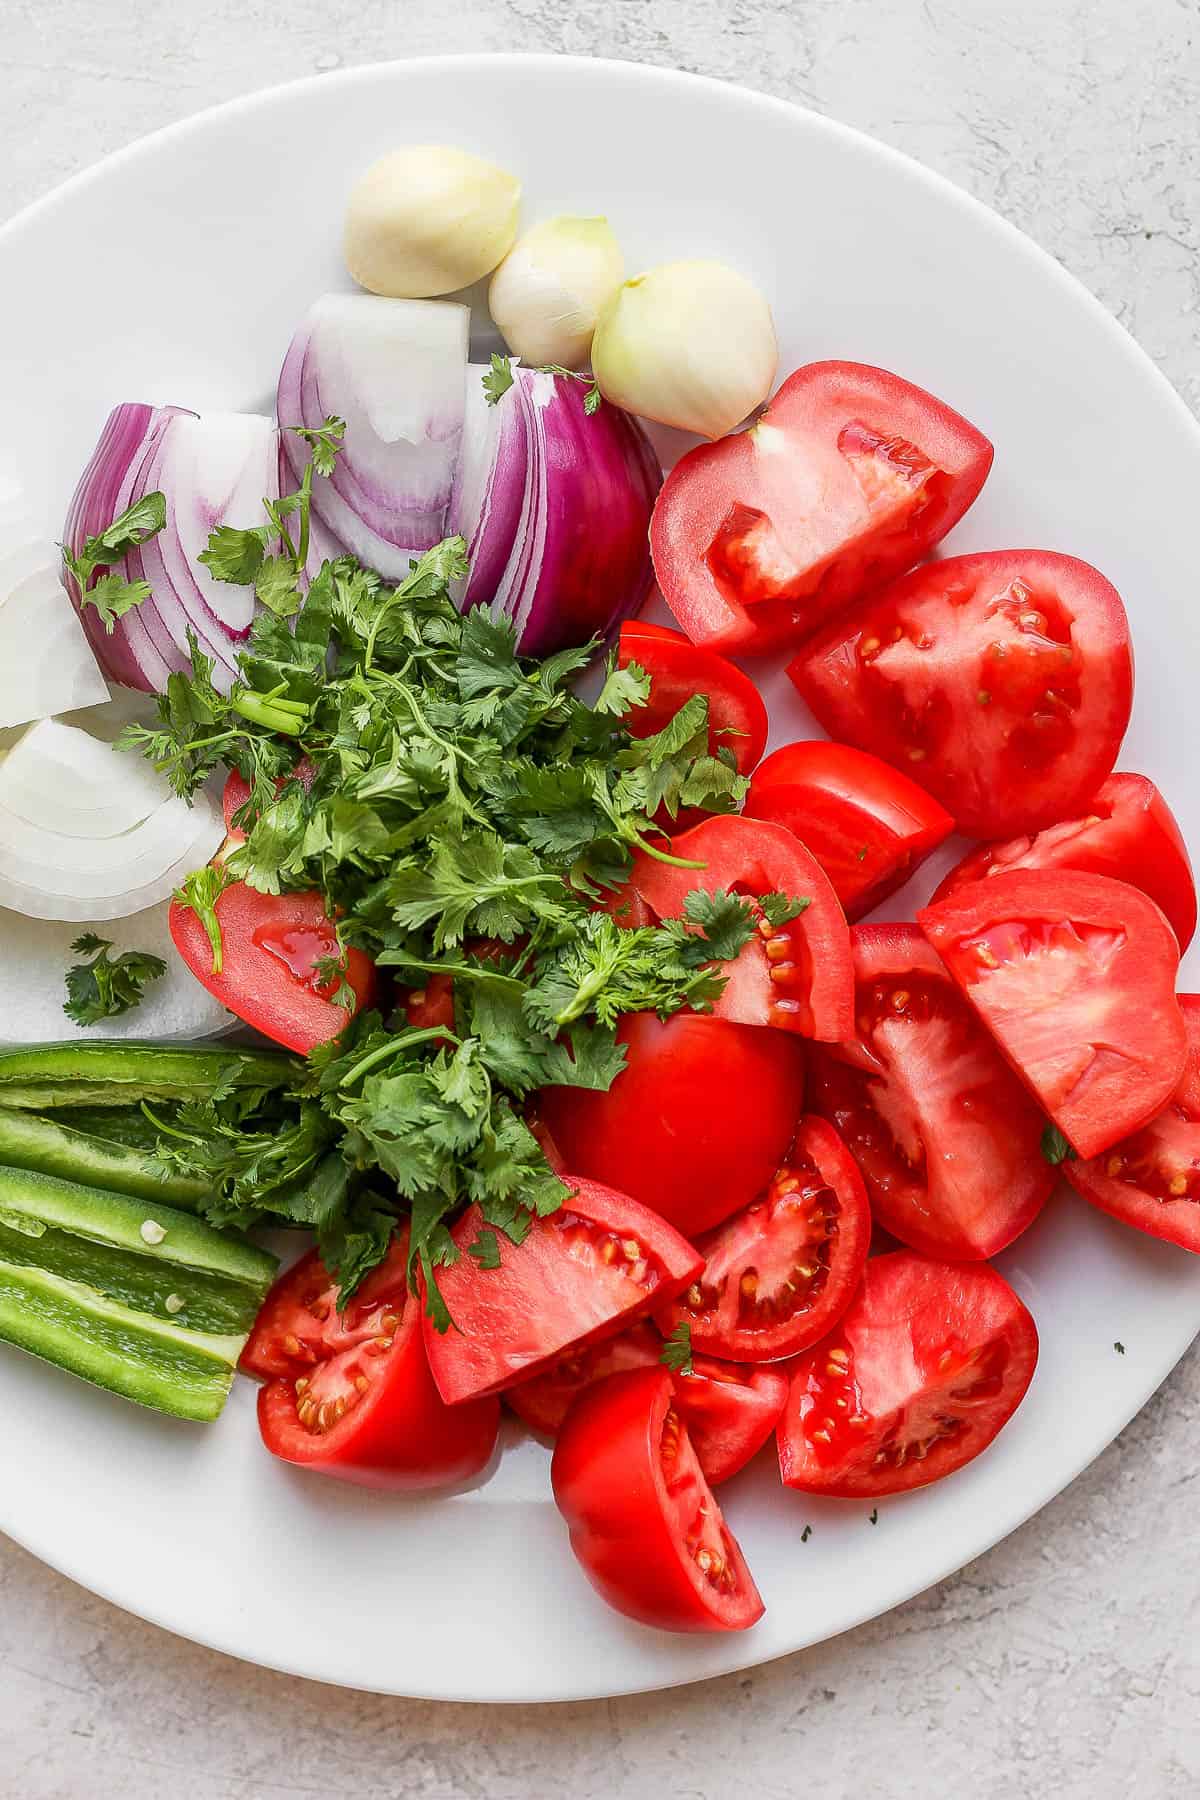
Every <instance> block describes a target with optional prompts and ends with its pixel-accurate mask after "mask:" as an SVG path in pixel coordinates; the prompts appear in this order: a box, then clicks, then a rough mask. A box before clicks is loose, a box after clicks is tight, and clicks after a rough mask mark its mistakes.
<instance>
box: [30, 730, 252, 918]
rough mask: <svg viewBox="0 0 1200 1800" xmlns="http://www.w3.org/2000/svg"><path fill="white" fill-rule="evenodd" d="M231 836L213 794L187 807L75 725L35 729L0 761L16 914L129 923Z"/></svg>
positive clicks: (121, 755) (163, 785) (134, 764)
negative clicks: (134, 914) (128, 918)
mask: <svg viewBox="0 0 1200 1800" xmlns="http://www.w3.org/2000/svg"><path fill="white" fill-rule="evenodd" d="M223 837H224V822H223V820H222V817H221V809H220V806H219V804H218V803H217V801H216V800H215V798H214V797H213V796H212V795H211V794H209V793H208V792H202V793H200V794H199V795H197V797H196V801H195V804H194V805H192V806H189V805H188V804H187V802H186V801H184V800H181V799H179V797H178V796H177V795H174V794H172V793H171V792H170V790H169V789H168V788H167V786H166V783H165V782H163V781H162V779H161V777H159V776H156V775H154V774H153V772H152V771H151V770H149V768H148V767H147V766H146V765H144V764H142V763H139V761H138V760H137V758H135V757H133V756H131V755H129V754H128V753H126V752H124V751H120V750H115V749H114V748H113V747H112V745H111V744H107V743H105V742H103V741H102V740H101V739H98V738H92V737H91V736H90V735H89V734H88V733H87V732H85V731H81V730H80V729H79V728H78V727H77V726H74V725H64V724H62V723H61V722H59V721H57V720H55V721H46V722H44V723H43V724H41V725H36V726H34V727H33V729H32V730H31V731H29V732H27V733H26V734H25V736H24V737H23V738H22V739H21V740H20V742H19V743H18V744H17V745H16V747H15V748H14V749H12V750H10V751H9V753H8V755H7V756H6V757H5V758H4V760H3V762H0V906H7V907H10V908H11V909H12V910H14V911H16V912H22V913H26V914H28V915H29V916H31V917H34V918H44V919H80V920H87V919H109V918H124V917H126V916H127V915H128V914H129V913H132V912H136V911H139V910H140V909H142V908H144V907H147V906H152V905H154V904H156V903H157V902H158V901H160V900H164V899H166V898H167V896H168V895H169V894H170V893H171V892H172V891H173V890H174V888H175V887H177V886H178V884H179V882H180V881H181V880H182V879H183V877H184V876H185V875H187V874H188V873H189V871H190V870H191V869H193V868H197V867H199V866H200V865H201V864H202V863H206V862H207V861H208V860H209V858H210V857H211V856H212V854H213V852H214V851H215V850H216V849H217V848H218V846H219V845H220V843H221V841H222V838H223Z"/></svg>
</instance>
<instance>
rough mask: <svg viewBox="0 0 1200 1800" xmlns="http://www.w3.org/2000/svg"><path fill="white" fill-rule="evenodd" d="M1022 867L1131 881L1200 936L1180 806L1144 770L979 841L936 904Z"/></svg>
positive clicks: (1184, 940)
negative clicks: (1031, 823) (1056, 819)
mask: <svg viewBox="0 0 1200 1800" xmlns="http://www.w3.org/2000/svg"><path fill="white" fill-rule="evenodd" d="M767 760H768V762H769V761H770V758H768V759H767ZM765 768H766V765H765V764H764V766H763V770H760V774H761V773H763V772H764V771H765ZM751 791H753V790H751ZM1018 869H1078V870H1080V871H1081V873H1083V874H1085V875H1111V876H1112V877H1113V879H1114V880H1115V881H1128V882H1129V883H1130V885H1131V886H1132V887H1136V888H1141V890H1142V892H1143V894H1149V896H1150V898H1151V899H1152V900H1153V901H1155V902H1156V903H1157V904H1158V905H1159V906H1161V907H1162V909H1163V911H1164V912H1165V913H1166V915H1167V918H1168V919H1169V920H1170V922H1171V929H1172V930H1173V931H1174V933H1175V936H1176V937H1177V938H1178V939H1179V948H1180V950H1186V949H1187V947H1188V945H1189V944H1190V943H1191V941H1192V938H1193V936H1194V935H1195V931H1196V884H1195V881H1194V880H1193V878H1192V864H1191V858H1190V857H1189V856H1188V852H1187V845H1186V844H1185V843H1184V841H1183V833H1182V832H1181V831H1180V829H1179V826H1178V824H1177V823H1176V820H1175V815H1174V813H1173V812H1172V811H1171V809H1170V807H1169V806H1168V805H1167V803H1166V801H1165V800H1164V799H1163V797H1162V795H1161V794H1160V793H1159V791H1158V789H1157V788H1156V787H1155V785H1154V783H1153V782H1152V781H1149V780H1147V778H1146V776H1144V775H1125V774H1120V773H1118V774H1116V775H1110V776H1109V778H1108V780H1107V781H1106V782H1105V783H1104V785H1103V786H1102V787H1101V788H1100V789H1099V790H1098V791H1097V792H1096V793H1095V794H1093V795H1092V798H1091V799H1090V800H1089V801H1088V803H1087V806H1086V808H1085V809H1084V811H1083V814H1082V816H1081V817H1079V818H1077V819H1064V820H1063V821H1062V823H1061V824H1058V825H1048V826H1047V827H1046V829H1045V830H1044V831H1039V832H1038V833H1037V835H1036V836H1035V837H1029V836H1025V837H1017V838H1011V839H1010V840H1009V841H1008V842H1007V843H1005V844H980V845H979V846H978V847H977V848H976V849H974V850H972V851H970V852H969V853H968V854H967V855H966V856H964V857H963V859H962V861H961V862H960V863H958V864H957V865H956V866H955V867H954V868H953V869H951V871H950V873H949V874H948V875H947V876H946V878H945V880H944V881H943V882H942V884H941V886H940V887H939V888H938V889H937V891H936V893H935V894H934V896H933V899H932V901H931V903H930V904H931V905H933V906H936V905H937V904H938V903H939V901H942V900H948V899H950V897H951V895H952V894H956V893H957V892H958V890H959V889H960V888H962V887H965V886H966V885H967V883H968V882H970V881H982V880H984V879H985V878H986V877H987V876H990V875H1005V874H1012V873H1014V872H1015V871H1016V870H1018Z"/></svg>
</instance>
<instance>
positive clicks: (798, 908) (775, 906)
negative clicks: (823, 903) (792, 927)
mask: <svg viewBox="0 0 1200 1800" xmlns="http://www.w3.org/2000/svg"><path fill="white" fill-rule="evenodd" d="M758 904H759V906H760V907H761V908H762V914H763V918H764V919H765V920H766V921H767V924H768V925H773V926H775V928H776V930H778V928H779V927H780V926H781V925H787V924H789V923H790V922H791V920H792V919H798V918H799V917H800V914H801V913H802V912H807V911H808V909H809V907H810V906H811V905H812V896H811V894H806V895H797V894H776V893H771V894H760V895H759V897H758Z"/></svg>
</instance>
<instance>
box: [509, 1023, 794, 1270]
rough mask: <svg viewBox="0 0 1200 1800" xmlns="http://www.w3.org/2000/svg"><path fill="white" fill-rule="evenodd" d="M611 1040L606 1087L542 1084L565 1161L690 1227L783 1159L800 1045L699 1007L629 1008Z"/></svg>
mask: <svg viewBox="0 0 1200 1800" xmlns="http://www.w3.org/2000/svg"><path fill="white" fill-rule="evenodd" d="M617 1042H618V1043H620V1044H623V1045H624V1046H625V1068H624V1070H623V1071H622V1073H621V1074H620V1075H618V1076H617V1079H616V1080H615V1081H614V1082H613V1084H612V1086H611V1087H610V1088H609V1090H608V1092H607V1093H598V1092H596V1091H594V1090H592V1089H588V1088H568V1087H552V1088H543V1089H542V1091H541V1094H540V1095H539V1098H538V1106H539V1109H540V1112H541V1116H542V1121H543V1123H544V1124H545V1126H546V1127H547V1129H548V1130H549V1132H550V1135H551V1137H552V1138H553V1139H554V1142H555V1144H556V1145H557V1146H558V1149H559V1151H560V1152H561V1154H562V1156H563V1157H564V1158H565V1160H566V1162H567V1165H568V1167H570V1168H572V1169H578V1170H580V1171H581V1172H582V1173H583V1174H584V1175H587V1176H590V1177H591V1178H592V1179H593V1180H594V1181H603V1182H607V1183H608V1184H609V1185H610V1186H612V1187H615V1188H617V1189H619V1190H620V1191H621V1192H622V1193H626V1194H632V1195H633V1196H634V1197H635V1198H636V1199H638V1200H640V1201H641V1202H642V1203H643V1205H645V1206H651V1207H653V1208H654V1210H655V1212H657V1213H661V1215H662V1217H663V1218H664V1219H667V1220H668V1221H669V1222H670V1223H671V1224H672V1225H674V1226H675V1227H676V1228H677V1229H678V1230H679V1231H682V1232H683V1233H684V1235H685V1237H688V1238H694V1237H695V1236H696V1234H697V1233H698V1232H701V1231H707V1230H708V1229H709V1228H710V1227H711V1226H713V1225H718V1224H720V1222H721V1220H722V1219H727V1218H728V1217H729V1215H730V1213H735V1212H737V1210H738V1209H739V1207H742V1206H745V1205H746V1204H747V1203H748V1202H749V1201H751V1200H753V1199H754V1198H755V1196H756V1195H758V1194H761V1193H762V1191H763V1190H764V1188H765V1187H766V1186H767V1183H768V1182H769V1181H770V1179H771V1176H772V1175H773V1174H774V1173H775V1170H776V1169H777V1168H778V1167H779V1165H780V1164H781V1163H782V1162H783V1160H784V1158H785V1156H786V1154H787V1150H788V1146H789V1144H790V1143H791V1141H792V1136H793V1134H794V1132H795V1129H796V1120H797V1119H798V1118H799V1117H800V1113H801V1110H802V1108H803V1103H804V1051H803V1047H802V1045H801V1044H800V1041H799V1039H797V1038H795V1037H793V1036H792V1035H790V1034H789V1033H787V1032H782V1031H763V1030H761V1029H759V1028H758V1027H757V1026H754V1025H734V1024H732V1023H730V1021H729V1020H727V1019H710V1018H707V1017H702V1016H700V1015H699V1014H696V1013H677V1014H676V1015H675V1017H674V1018H671V1019H668V1020H667V1021H666V1022H665V1024H664V1023H663V1022H662V1021H661V1020H660V1019H657V1018H656V1017H655V1016H654V1014H653V1013H629V1014H626V1016H625V1017H624V1018H623V1019H622V1020H621V1023H620V1025H619V1026H618V1027H617ZM689 1279H690V1278H689ZM686 1285H687V1283H686V1282H685V1283H684V1286H686Z"/></svg>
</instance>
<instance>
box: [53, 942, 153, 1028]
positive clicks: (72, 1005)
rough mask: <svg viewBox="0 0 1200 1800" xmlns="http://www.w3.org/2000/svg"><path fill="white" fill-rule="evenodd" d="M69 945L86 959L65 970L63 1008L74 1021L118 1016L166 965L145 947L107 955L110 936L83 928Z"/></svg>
mask: <svg viewBox="0 0 1200 1800" xmlns="http://www.w3.org/2000/svg"><path fill="white" fill-rule="evenodd" d="M71 949H72V950H73V951H74V952H75V953H76V954H77V955H79V956H86V957H90V958H91V961H90V962H83V963H76V965H75V967H74V968H73V969H68V970H67V998H66V1002H65V1004H64V1006H63V1011H64V1012H65V1013H66V1015H67V1017H68V1018H69V1019H74V1021H75V1023H76V1024H77V1025H98V1024H99V1023H100V1021H101V1019H115V1018H119V1017H120V1015H121V1014H122V1013H126V1012H130V1011H132V1009H133V1008H134V1007H135V1006H138V1005H139V1004H140V1003H141V999H142V995H143V993H144V991H145V988H146V984H147V983H148V982H151V981H161V980H162V978H163V976H164V975H165V974H166V972H167V965H166V963H165V962H164V961H163V959H162V957H161V956H155V955H153V954H152V952H150V951H149V950H126V951H124V952H123V953H122V954H121V955H120V956H115V957H113V956H110V955H109V954H108V953H109V951H110V950H111V949H112V940H111V938H100V937H96V935H95V934H94V933H93V932H90V931H89V932H85V933H84V934H83V936H82V937H78V938H76V939H75V942H74V943H73V944H72V945H71Z"/></svg>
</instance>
